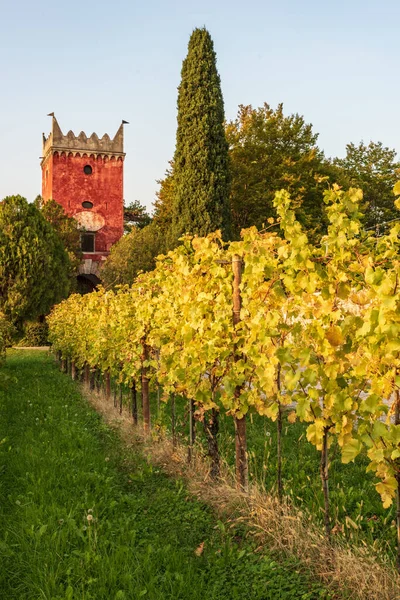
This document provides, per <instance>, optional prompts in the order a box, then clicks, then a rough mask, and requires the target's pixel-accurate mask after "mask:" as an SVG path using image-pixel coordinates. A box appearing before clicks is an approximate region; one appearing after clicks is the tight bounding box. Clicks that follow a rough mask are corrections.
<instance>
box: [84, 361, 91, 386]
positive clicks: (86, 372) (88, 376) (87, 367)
mask: <svg viewBox="0 0 400 600" xmlns="http://www.w3.org/2000/svg"><path fill="white" fill-rule="evenodd" d="M89 380H90V367H89V365H88V363H85V385H86V386H89Z"/></svg>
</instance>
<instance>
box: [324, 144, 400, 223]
mask: <svg viewBox="0 0 400 600" xmlns="http://www.w3.org/2000/svg"><path fill="white" fill-rule="evenodd" d="M333 163H334V165H336V166H338V167H339V168H341V169H342V170H343V172H344V175H345V177H347V179H348V185H351V186H353V187H358V188H361V189H362V191H363V194H364V206H363V210H364V213H365V217H364V219H363V224H364V226H365V227H366V228H367V229H369V228H375V229H377V230H378V232H379V230H382V228H383V227H382V226H383V224H384V223H385V222H387V221H391V220H392V219H397V218H398V211H397V210H396V208H395V206H394V204H393V202H394V196H393V186H394V185H395V183H396V181H397V180H398V179H399V176H400V163H399V162H397V161H396V151H395V150H391V149H390V148H387V147H385V146H384V145H383V144H382V142H370V143H369V144H368V146H367V145H365V144H364V143H363V142H360V143H359V144H358V146H357V145H356V144H353V143H351V144H347V146H346V156H345V157H344V158H341V159H339V158H337V159H335V160H334V161H333ZM380 232H381V231H380Z"/></svg>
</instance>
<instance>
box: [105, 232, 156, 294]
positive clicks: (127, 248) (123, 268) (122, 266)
mask: <svg viewBox="0 0 400 600" xmlns="http://www.w3.org/2000/svg"><path fill="white" fill-rule="evenodd" d="M164 251H165V241H164V235H163V233H162V231H161V230H160V228H159V227H158V225H157V224H156V223H154V222H153V223H151V224H150V225H147V226H146V227H143V229H139V228H138V227H134V228H133V229H132V231H131V232H130V233H128V234H126V235H124V236H123V237H122V238H121V239H120V240H119V241H118V242H117V243H116V244H114V246H113V247H112V248H111V252H110V255H109V256H108V258H107V260H106V262H105V263H104V265H103V267H102V269H101V280H102V282H103V284H104V286H105V287H106V288H113V287H115V286H117V285H121V284H129V285H131V284H132V283H133V282H134V280H135V279H136V276H137V274H138V273H139V272H140V271H151V270H152V269H154V267H155V257H156V256H157V255H158V254H161V253H162V252H164Z"/></svg>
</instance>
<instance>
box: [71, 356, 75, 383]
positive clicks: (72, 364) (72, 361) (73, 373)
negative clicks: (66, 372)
mask: <svg viewBox="0 0 400 600" xmlns="http://www.w3.org/2000/svg"><path fill="white" fill-rule="evenodd" d="M71 379H73V380H74V381H75V379H76V365H75V361H74V360H71Z"/></svg>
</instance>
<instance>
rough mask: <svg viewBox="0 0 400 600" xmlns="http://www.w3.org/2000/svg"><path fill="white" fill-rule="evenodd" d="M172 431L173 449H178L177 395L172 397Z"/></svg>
mask: <svg viewBox="0 0 400 600" xmlns="http://www.w3.org/2000/svg"><path fill="white" fill-rule="evenodd" d="M171 430H172V447H173V448H176V409H175V394H172V396H171Z"/></svg>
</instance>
